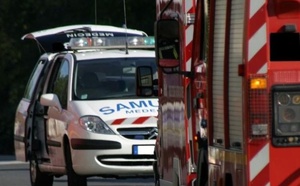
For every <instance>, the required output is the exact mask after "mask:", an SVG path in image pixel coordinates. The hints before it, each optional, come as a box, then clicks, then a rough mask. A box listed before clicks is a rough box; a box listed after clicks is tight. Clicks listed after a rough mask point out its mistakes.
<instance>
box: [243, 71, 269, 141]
mask: <svg viewBox="0 0 300 186" xmlns="http://www.w3.org/2000/svg"><path fill="white" fill-rule="evenodd" d="M248 110H249V123H250V131H251V133H250V137H251V138H265V137H267V136H268V134H269V129H268V123H269V96H268V90H267V79H266V77H264V76H261V75H253V76H252V77H250V82H249V108H248Z"/></svg>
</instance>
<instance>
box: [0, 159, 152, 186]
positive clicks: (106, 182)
mask: <svg viewBox="0 0 300 186" xmlns="http://www.w3.org/2000/svg"><path fill="white" fill-rule="evenodd" d="M28 166H29V165H28V163H24V162H18V161H15V158H14V157H13V156H3V155H0V186H31V185H30V178H29V171H28ZM53 186H67V177H66V176H63V177H60V178H55V179H54V184H53ZM88 186H154V183H153V179H151V178H147V179H143V178H134V179H102V178H98V177H93V178H89V179H88Z"/></svg>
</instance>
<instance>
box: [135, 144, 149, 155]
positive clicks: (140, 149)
mask: <svg viewBox="0 0 300 186" xmlns="http://www.w3.org/2000/svg"><path fill="white" fill-rule="evenodd" d="M132 154H133V155H153V154H154V145H133V146H132Z"/></svg>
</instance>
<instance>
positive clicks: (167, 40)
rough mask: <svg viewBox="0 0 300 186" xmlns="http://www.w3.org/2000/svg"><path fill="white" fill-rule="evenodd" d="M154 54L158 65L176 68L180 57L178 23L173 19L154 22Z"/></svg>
mask: <svg viewBox="0 0 300 186" xmlns="http://www.w3.org/2000/svg"><path fill="white" fill-rule="evenodd" d="M155 31H156V34H155V36H156V41H155V43H156V47H155V48H156V49H155V50H156V56H157V59H158V61H157V63H158V66H159V67H162V68H176V67H178V66H179V64H180V63H179V59H180V39H179V23H178V21H177V20H175V19H161V20H159V21H157V22H156V29H155Z"/></svg>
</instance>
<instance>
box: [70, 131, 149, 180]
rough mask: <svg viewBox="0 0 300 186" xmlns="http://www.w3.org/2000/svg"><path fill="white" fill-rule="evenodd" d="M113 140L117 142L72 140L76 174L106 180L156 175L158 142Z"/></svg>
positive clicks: (117, 138) (117, 137) (119, 138)
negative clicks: (154, 165)
mask: <svg viewBox="0 0 300 186" xmlns="http://www.w3.org/2000/svg"><path fill="white" fill-rule="evenodd" d="M111 136H112V135H111ZM112 137H113V136H112ZM114 137H115V138H116V139H114V140H107V139H105V140H104V139H102V140H101V139H97V140H96V139H71V141H70V142H71V147H72V148H71V151H72V161H73V169H74V171H75V172H76V173H77V174H79V175H88V176H103V177H123V176H124V177H128V176H153V167H152V164H153V162H154V161H155V157H154V144H155V140H128V139H125V140H124V139H121V138H122V137H119V136H114Z"/></svg>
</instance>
